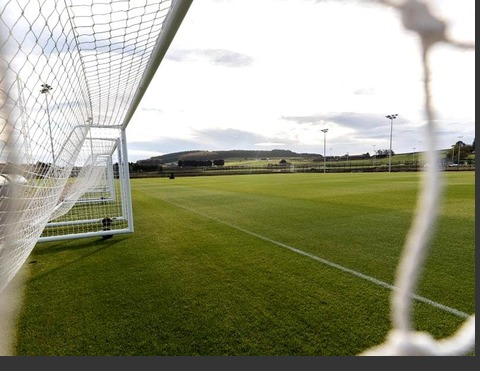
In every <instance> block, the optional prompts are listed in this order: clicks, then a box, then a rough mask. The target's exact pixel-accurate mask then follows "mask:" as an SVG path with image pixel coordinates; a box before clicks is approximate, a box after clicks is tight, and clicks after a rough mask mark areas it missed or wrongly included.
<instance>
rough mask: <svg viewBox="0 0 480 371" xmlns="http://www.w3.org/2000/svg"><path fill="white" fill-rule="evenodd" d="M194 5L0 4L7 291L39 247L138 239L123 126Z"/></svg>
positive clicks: (134, 0) (162, 1) (2, 245)
mask: <svg viewBox="0 0 480 371" xmlns="http://www.w3.org/2000/svg"><path fill="white" fill-rule="evenodd" d="M189 4H190V2H189V1H172V0H168V1H167V0H131V1H124V0H117V1H115V0H112V1H106V0H91V1H90V0H89V1H83V0H82V1H78V0H62V1H37V0H29V1H6V2H5V1H3V2H2V3H0V35H1V39H0V63H1V65H0V67H1V74H0V94H1V101H0V112H1V116H0V118H1V120H2V121H1V125H0V139H1V140H0V174H1V178H0V179H1V180H0V187H1V196H0V197H1V198H0V213H1V214H0V231H1V236H0V290H2V289H3V288H4V287H5V286H6V285H7V284H8V283H9V282H10V280H11V279H12V277H13V276H14V275H15V274H16V272H17V271H18V270H19V268H20V267H21V266H22V264H23V263H24V261H25V260H26V258H27V257H28V255H29V254H30V252H31V250H32V248H33V247H34V245H35V243H36V242H38V241H44V240H50V239H58V238H71V237H79V236H89V235H92V234H93V235H95V234H98V235H102V236H105V235H107V234H106V233H107V232H106V231H107V230H108V234H109V235H110V234H111V233H129V232H132V231H133V226H132V220H131V219H132V218H131V206H130V193H129V184H128V160H127V155H126V143H125V128H126V126H127V124H128V122H129V120H130V118H131V117H132V115H133V112H134V111H135V108H136V106H137V105H138V103H139V100H140V99H141V96H142V95H143V92H144V91H145V89H146V87H147V86H148V83H149V81H150V79H151V77H152V76H153V74H154V72H155V69H156V67H157V66H158V64H159V60H161V58H162V57H163V55H162V53H163V54H164V53H165V50H166V48H168V44H169V42H170V41H171V39H172V37H173V36H172V34H173V35H174V33H175V31H176V28H177V27H178V26H179V23H180V22H181V19H182V18H183V15H184V14H185V12H186V9H188V6H189ZM179 9H180V11H179ZM172 14H173V15H172ZM106 219H107V220H108V222H105V220H106Z"/></svg>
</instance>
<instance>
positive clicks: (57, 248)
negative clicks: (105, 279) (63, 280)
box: [26, 236, 130, 282]
mask: <svg viewBox="0 0 480 371" xmlns="http://www.w3.org/2000/svg"><path fill="white" fill-rule="evenodd" d="M115 237H117V238H112V239H109V240H104V239H102V238H100V239H98V238H97V239H92V240H90V241H88V242H87V241H80V240H78V239H77V240H73V241H61V242H57V243H48V246H47V245H46V246H42V245H43V243H42V245H37V246H36V247H35V249H34V250H33V253H32V255H31V256H30V259H29V260H28V261H27V262H26V263H27V264H36V263H37V260H36V258H35V257H36V256H42V255H52V254H58V253H61V252H63V251H74V250H82V249H90V248H95V247H97V248H95V249H94V250H91V251H87V252H86V253H85V254H82V255H81V256H79V257H78V258H76V259H73V260H70V261H68V262H65V264H62V265H60V266H57V267H55V268H52V269H49V270H48V271H46V272H43V273H39V274H37V275H34V276H31V277H29V278H28V279H27V281H28V282H33V281H35V280H37V279H39V278H42V277H45V276H46V275H49V274H51V273H53V272H56V271H58V270H60V269H63V268H66V267H68V266H70V265H72V264H76V263H78V262H79V261H81V260H83V259H85V258H88V257H90V256H93V255H95V254H98V253H99V252H101V251H103V250H105V249H107V248H110V247H113V246H115V245H117V244H119V243H121V242H123V241H125V240H127V239H129V238H130V237H127V236H122V237H121V236H115Z"/></svg>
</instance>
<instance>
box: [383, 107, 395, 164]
mask: <svg viewBox="0 0 480 371" xmlns="http://www.w3.org/2000/svg"><path fill="white" fill-rule="evenodd" d="M397 116H398V113H395V114H393V115H387V116H385V117H386V118H387V119H390V151H389V153H388V172H391V171H392V134H393V120H394V119H396V118H397Z"/></svg>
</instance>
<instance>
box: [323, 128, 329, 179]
mask: <svg viewBox="0 0 480 371" xmlns="http://www.w3.org/2000/svg"><path fill="white" fill-rule="evenodd" d="M322 131H323V173H324V174H325V173H326V169H327V156H326V151H327V131H328V129H322Z"/></svg>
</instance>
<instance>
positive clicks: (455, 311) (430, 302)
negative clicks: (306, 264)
mask: <svg viewBox="0 0 480 371" xmlns="http://www.w3.org/2000/svg"><path fill="white" fill-rule="evenodd" d="M162 201H165V202H167V203H169V204H171V205H174V206H177V207H179V208H182V209H184V210H187V211H190V212H191V213H194V214H197V215H200V216H202V217H204V218H207V219H210V220H213V221H215V222H217V223H220V224H224V225H226V226H228V227H230V228H234V229H236V230H239V231H241V232H243V233H246V234H249V235H251V236H254V237H257V238H260V239H261V240H264V241H267V242H270V243H273V244H274V245H278V246H281V247H284V248H286V249H288V250H290V251H293V252H295V253H297V254H300V255H303V256H306V257H309V258H310V259H313V260H316V261H318V262H320V263H322V264H325V265H328V266H330V267H333V268H337V269H339V270H341V271H343V272H345V273H349V274H351V275H353V276H356V277H359V278H362V279H364V280H366V281H370V282H372V283H374V284H376V285H378V286H382V287H385V288H387V289H389V290H392V291H396V290H397V288H396V287H395V286H393V285H390V284H389V283H386V282H383V281H380V280H378V279H376V278H374V277H370V276H367V275H366V274H363V273H360V272H357V271H354V270H352V269H349V268H346V267H343V266H341V265H339V264H336V263H333V262H331V261H329V260H326V259H323V258H320V257H318V256H316V255H313V254H310V253H308V252H305V251H302V250H300V249H297V248H295V247H292V246H289V245H286V244H284V243H282V242H278V241H275V240H272V239H270V238H268V237H264V236H262V235H259V234H257V233H255V232H251V231H249V230H247V229H243V228H241V227H238V226H236V225H233V224H230V223H227V222H224V221H222V220H219V219H215V218H213V217H211V216H209V215H205V214H202V213H200V212H198V211H197V210H194V209H191V208H189V207H186V206H183V205H180V204H177V203H175V202H171V201H167V200H165V199H162ZM412 298H414V299H415V300H418V301H421V302H423V303H425V304H428V305H431V306H432V307H436V308H438V309H441V310H443V311H445V312H449V313H451V314H453V315H455V316H457V317H462V318H468V317H470V315H469V314H467V313H465V312H462V311H460V310H458V309H455V308H451V307H447V306H446V305H443V304H440V303H437V302H435V301H433V300H430V299H427V298H424V297H423V296H418V295H415V294H414V295H412Z"/></svg>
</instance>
